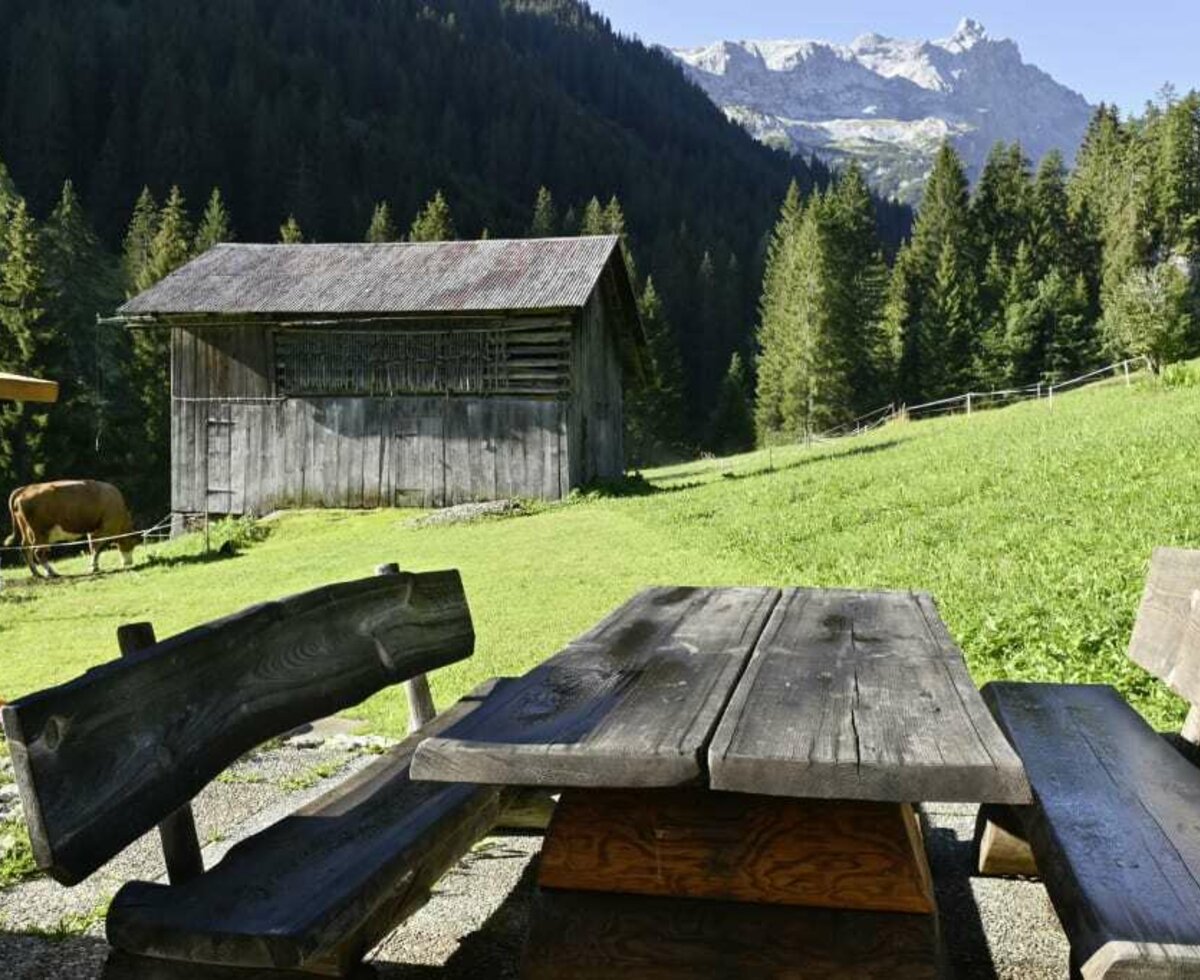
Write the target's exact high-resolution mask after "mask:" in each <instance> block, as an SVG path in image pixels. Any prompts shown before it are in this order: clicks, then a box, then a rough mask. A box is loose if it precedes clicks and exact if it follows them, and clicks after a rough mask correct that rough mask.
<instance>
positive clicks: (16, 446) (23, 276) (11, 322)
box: [0, 198, 52, 487]
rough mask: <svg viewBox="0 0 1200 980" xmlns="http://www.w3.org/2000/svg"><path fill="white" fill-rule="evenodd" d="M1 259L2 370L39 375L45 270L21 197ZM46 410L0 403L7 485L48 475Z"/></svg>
mask: <svg viewBox="0 0 1200 980" xmlns="http://www.w3.org/2000/svg"><path fill="white" fill-rule="evenodd" d="M3 252H4V258H3V262H2V263H0V371H7V372H11V373H16V374H30V375H38V374H41V373H43V371H45V369H47V368H49V367H51V366H52V365H49V364H47V363H46V357H45V355H46V352H47V347H48V346H49V342H50V330H49V325H48V323H47V321H46V285H45V270H44V267H43V262H42V255H41V245H40V241H39V236H38V231H37V228H36V226H35V224H34V220H33V217H32V215H30V213H29V209H28V207H27V206H26V204H25V201H24V200H23V199H21V198H17V200H16V201H15V203H13V204H11V205H10V210H9V213H8V218H7V221H6V223H5V229H4V242H3ZM46 421H47V415H46V412H45V411H38V410H36V409H35V407H34V406H31V405H28V404H26V403H23V402H2V403H0V478H3V479H4V481H5V482H4V485H5V486H9V487H11V486H17V485H20V484H22V483H29V482H32V481H34V480H36V479H38V478H40V477H43V476H44V475H45V472H46V471H45V456H44V452H43V445H42V442H43V436H44V433H45V429H46Z"/></svg>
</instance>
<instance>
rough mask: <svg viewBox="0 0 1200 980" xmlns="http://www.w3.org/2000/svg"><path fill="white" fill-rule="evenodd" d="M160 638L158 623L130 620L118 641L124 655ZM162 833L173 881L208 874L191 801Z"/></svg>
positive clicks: (120, 630)
mask: <svg viewBox="0 0 1200 980" xmlns="http://www.w3.org/2000/svg"><path fill="white" fill-rule="evenodd" d="M156 642H157V639H156V638H155V636H154V627H153V626H152V625H151V624H150V623H128V624H126V625H125V626H119V627H118V628H117V645H118V646H119V647H120V649H121V656H122V657H128V656H130V655H132V654H135V653H137V652H138V651H140V650H145V649H146V648H148V647H152V646H154V644H155V643H156ZM158 835H159V837H160V838H161V839H162V849H163V858H164V860H165V861H166V864H167V878H168V879H169V880H170V882H171V884H172V885H179V884H182V883H183V882H185V881H191V880H192V879H193V878H199V877H200V875H202V874H204V858H203V857H202V856H201V854H200V841H199V839H198V838H197V836H196V821H195V820H194V819H193V817H192V807H191V804H190V803H185V804H184V805H183V806H181V807H180V808H179V809H178V810H176V811H175V812H174V813H171V814H169V815H168V816H167V818H166V819H165V820H163V822H162V823H160V824H159V825H158Z"/></svg>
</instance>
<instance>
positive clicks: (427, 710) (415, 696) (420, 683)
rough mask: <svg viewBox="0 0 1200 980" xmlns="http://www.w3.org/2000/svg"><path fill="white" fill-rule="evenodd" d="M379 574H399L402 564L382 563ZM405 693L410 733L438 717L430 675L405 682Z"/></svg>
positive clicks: (378, 570)
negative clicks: (430, 686)
mask: <svg viewBox="0 0 1200 980" xmlns="http://www.w3.org/2000/svg"><path fill="white" fill-rule="evenodd" d="M375 574H377V575H399V574H400V566H399V565H398V564H397V563H396V562H389V563H388V564H386V565H380V566H379V567H378V568H376V569H375ZM404 693H405V695H407V697H408V733H409V734H410V735H411V734H412V733H413V732H417V731H420V730H421V729H422V728H424V727H425V726H426V725H428V724H429V723H430V722H431V721H433V719H434V718H436V717H437V706H436V705H435V704H434V703H433V692H432V691H430V690H429V677H428V676H427V675H426V674H418V675H417V676H416V677H414V678H412V679H411V680H407V681H405V682H404Z"/></svg>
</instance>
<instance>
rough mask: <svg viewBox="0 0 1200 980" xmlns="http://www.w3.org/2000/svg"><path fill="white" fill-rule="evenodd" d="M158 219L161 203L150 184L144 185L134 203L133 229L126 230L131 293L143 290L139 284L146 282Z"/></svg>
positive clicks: (125, 274)
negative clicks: (159, 204)
mask: <svg viewBox="0 0 1200 980" xmlns="http://www.w3.org/2000/svg"><path fill="white" fill-rule="evenodd" d="M158 218H159V216H158V205H157V204H156V203H155V202H154V195H153V194H151V193H150V188H149V187H143V188H142V193H141V194H139V195H138V199H137V203H135V204H134V206H133V216H132V218H130V221H129V230H128V231H127V232H126V233H125V244H124V248H123V250H122V259H121V273H122V278H123V279H124V285H125V293H126V295H127V296H133V295H135V294H136V293H138V292H140V291H141V287H139V286H138V283H139V282H141V281H142V279H143V275H144V272H145V269H146V267H147V266H148V265H149V264H150V254H151V251H152V250H153V245H154V236H155V235H156V234H158Z"/></svg>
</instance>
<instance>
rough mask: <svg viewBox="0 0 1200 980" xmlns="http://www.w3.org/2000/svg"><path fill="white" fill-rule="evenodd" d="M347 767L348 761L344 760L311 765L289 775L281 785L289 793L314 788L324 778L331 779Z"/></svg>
mask: <svg viewBox="0 0 1200 980" xmlns="http://www.w3.org/2000/svg"><path fill="white" fill-rule="evenodd" d="M345 768H346V763H344V762H323V763H321V764H320V765H316V766H310V767H309V768H308V769H305V770H304V771H303V772H298V773H296V774H295V775H293V776H287V777H286V778H284V779H283V780H281V781H280V783H279V785H280V786H282V787H283V788H284V789H285V790H287V791H288V792H289V793H298V792H300V791H302V790H306V789H312V788H313V787H314V786H316V785H317V784H318V783H320V782H321V781H322V780H324V779H331V778H332V777H334V776H336V775H337V774H338V773H340V772H341V771H342V770H343V769H345Z"/></svg>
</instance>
